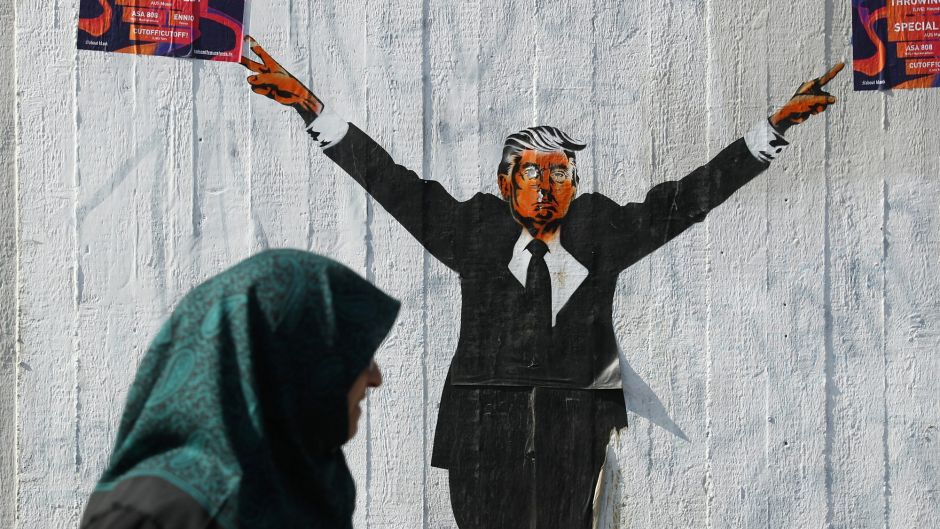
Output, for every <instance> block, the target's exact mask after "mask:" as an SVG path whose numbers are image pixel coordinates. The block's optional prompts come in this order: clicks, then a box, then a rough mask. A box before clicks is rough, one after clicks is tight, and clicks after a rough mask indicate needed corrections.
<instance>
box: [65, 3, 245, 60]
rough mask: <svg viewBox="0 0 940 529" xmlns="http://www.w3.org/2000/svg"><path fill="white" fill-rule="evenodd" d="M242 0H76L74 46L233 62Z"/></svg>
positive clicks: (238, 50) (242, 17) (236, 54)
mask: <svg viewBox="0 0 940 529" xmlns="http://www.w3.org/2000/svg"><path fill="white" fill-rule="evenodd" d="M245 3H246V0H81V4H80V7H79V18H78V48H79V49H82V50H97V51H111V52H118V53H131V54H136V55H160V56H164V57H188V58H194V59H205V60H213V61H228V62H236V61H238V60H239V57H240V56H241V44H242V35H243V31H244V20H245Z"/></svg>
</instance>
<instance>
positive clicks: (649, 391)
mask: <svg viewBox="0 0 940 529" xmlns="http://www.w3.org/2000/svg"><path fill="white" fill-rule="evenodd" d="M620 376H621V377H622V381H623V397H624V402H625V403H626V405H627V410H628V411H630V412H633V413H635V414H637V415H639V416H640V417H643V418H644V419H646V420H648V421H650V422H651V423H653V424H655V425H656V426H659V427H660V428H662V429H663V430H666V431H667V432H669V433H671V434H672V435H674V436H676V437H678V438H679V439H682V440H683V441H688V440H689V438H688V436H686V435H685V432H683V431H682V428H680V427H679V425H678V424H676V422H675V421H673V420H672V418H671V417H670V416H669V412H668V411H667V410H666V407H665V406H663V401H662V400H660V399H659V397H658V396H656V393H654V392H653V388H651V387H650V385H649V384H647V383H646V381H645V380H643V379H642V378H641V377H640V375H639V374H637V372H636V371H634V370H633V368H632V367H631V366H630V362H628V361H627V357H626V355H624V353H623V351H620Z"/></svg>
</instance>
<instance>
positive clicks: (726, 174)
mask: <svg viewBox="0 0 940 529" xmlns="http://www.w3.org/2000/svg"><path fill="white" fill-rule="evenodd" d="M843 66H844V64H842V63H839V64H836V65H835V66H833V67H832V68H831V69H830V70H829V71H828V72H827V73H826V74H825V75H823V76H822V77H819V78H817V79H813V80H811V81H807V82H805V83H803V84H802V85H800V88H799V89H797V91H796V93H795V94H794V95H793V97H791V98H790V100H789V101H788V102H787V103H786V104H785V105H784V106H783V107H781V108H780V110H778V111H777V112H775V113H774V114H773V115H772V116H770V118H768V119H767V120H764V121H762V122H761V123H759V124H758V125H757V126H756V127H754V128H753V129H752V130H751V131H750V132H748V133H747V134H746V135H745V136H744V138H741V139H739V140H737V141H735V142H734V143H732V144H731V145H729V146H728V147H726V148H725V149H724V150H722V151H721V152H720V153H718V155H717V156H715V158H713V159H712V160H711V161H709V162H708V163H707V164H705V165H703V166H701V167H699V168H698V169H696V170H694V171H692V172H691V173H690V174H689V175H688V176H686V177H685V178H682V179H681V180H677V181H671V182H664V183H662V184H659V185H657V186H655V187H653V188H652V189H650V191H649V192H648V193H647V195H646V198H645V199H644V201H643V202H640V203H631V204H626V205H625V206H621V207H619V208H617V209H616V212H615V213H614V214H613V219H612V221H611V225H612V227H613V230H611V232H612V234H611V235H612V236H616V235H615V234H619V235H620V239H619V241H618V244H617V247H618V250H617V251H616V252H615V256H616V257H617V261H618V262H619V264H620V266H621V267H624V268H625V267H627V266H630V265H631V264H633V263H634V262H636V261H638V260H640V259H642V258H643V257H645V256H646V255H648V254H649V253H651V252H653V251H654V250H656V249H657V248H659V247H660V246H662V245H664V244H666V243H667V242H669V241H670V240H671V239H672V238H674V237H675V236H677V235H679V234H680V233H682V232H683V231H685V230H686V229H687V228H689V227H690V226H692V225H693V224H695V223H696V222H700V221H702V220H703V219H704V218H705V216H706V215H707V214H708V212H710V211H711V210H713V209H714V208H716V207H718V206H719V205H721V203H723V202H724V201H725V200H727V199H728V198H729V197H730V196H731V195H732V194H733V193H734V192H735V191H737V190H738V189H740V188H741V187H742V186H744V184H746V183H748V182H749V181H751V180H752V179H753V178H754V177H756V176H757V175H758V174H760V173H761V172H762V171H764V170H765V169H766V168H767V167H769V166H770V162H771V161H772V160H773V159H774V158H776V157H777V155H778V154H779V153H780V152H781V151H782V150H783V148H784V147H785V146H786V145H788V144H789V142H787V141H786V140H785V139H784V137H783V133H784V132H785V131H786V130H787V129H789V128H790V127H792V126H793V125H796V124H799V123H802V122H803V121H805V120H806V119H807V118H808V117H809V116H812V115H814V114H818V113H820V112H823V111H825V110H826V108H827V107H828V106H829V105H832V104H833V103H835V102H836V98H835V97H833V96H832V95H830V94H828V93H826V92H824V91H823V90H822V87H823V86H825V85H826V83H828V82H829V81H831V80H832V78H833V77H835V76H836V74H838V73H839V71H841V70H842V68H843ZM624 234H627V237H626V240H624V238H623V235H624Z"/></svg>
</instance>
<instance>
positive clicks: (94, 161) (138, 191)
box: [0, 0, 940, 529]
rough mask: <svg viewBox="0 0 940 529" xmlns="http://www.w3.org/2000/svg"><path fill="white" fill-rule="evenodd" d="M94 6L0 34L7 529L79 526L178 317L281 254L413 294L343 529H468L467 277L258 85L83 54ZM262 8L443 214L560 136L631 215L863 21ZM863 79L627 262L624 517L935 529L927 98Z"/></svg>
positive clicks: (801, 10) (274, 46) (597, 0)
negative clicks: (461, 363)
mask: <svg viewBox="0 0 940 529" xmlns="http://www.w3.org/2000/svg"><path fill="white" fill-rule="evenodd" d="M77 6H78V0H53V1H50V2H31V1H30V2H28V1H26V0H20V1H18V2H17V5H16V22H15V28H16V33H15V37H13V38H11V34H10V33H9V32H5V33H4V34H5V35H6V36H5V37H3V38H4V39H5V42H7V44H8V46H6V47H5V49H7V50H9V51H8V56H15V59H16V61H15V68H14V69H10V68H8V69H7V71H6V73H5V75H6V76H7V79H11V78H12V77H13V75H14V74H15V76H16V83H17V85H16V105H17V107H16V127H17V129H16V130H17V135H16V141H15V148H16V157H15V164H13V163H12V158H11V154H10V147H9V146H8V143H3V142H0V146H2V148H3V159H4V160H5V161H6V160H10V161H11V163H7V164H4V169H3V172H2V175H3V178H2V180H0V182H2V183H0V225H2V229H3V231H2V234H0V250H2V252H3V253H2V255H3V261H2V264H0V295H2V306H0V316H2V318H0V323H2V327H0V331H2V335H0V398H2V399H3V400H2V402H0V472H2V476H0V493H2V498H0V525H2V526H4V527H10V526H11V525H12V526H13V527H15V528H17V529H44V528H49V527H55V528H60V527H62V528H65V527H76V526H77V522H78V518H79V516H80V512H81V509H82V506H83V503H84V501H85V498H86V496H87V494H88V493H89V491H90V489H91V487H92V486H93V484H94V482H95V480H96V478H97V476H98V474H99V472H100V471H101V469H102V466H103V464H104V462H105V460H106V458H107V456H108V453H109V449H110V444H111V441H112V437H113V436H114V434H115V429H116V425H117V421H118V418H119V416H120V413H121V409H122V405H123V399H124V395H125V392H126V390H127V387H128V384H129V382H130V380H131V377H132V374H133V372H134V369H135V366H136V364H137V362H138V360H139V358H140V356H141V354H142V352H143V351H144V349H145V347H146V345H147V342H148V340H149V338H150V336H151V335H152V333H153V332H154V331H155V330H156V328H157V326H158V325H159V323H160V321H161V320H162V319H163V318H164V317H165V316H166V315H167V314H168V312H169V311H170V310H171V308H172V306H173V304H174V303H175V302H176V301H177V300H178V299H179V298H180V297H181V296H182V295H183V294H184V293H185V292H186V291H187V290H188V289H189V288H191V287H192V286H194V285H195V284H197V283H198V282H200V281H202V280H204V279H205V278H207V277H209V276H211V275H213V274H215V273H217V272H219V271H221V270H222V269H224V268H225V267H227V266H228V265H230V264H232V263H234V262H235V261H237V260H239V259H241V258H243V257H246V256H248V255H249V254H251V253H252V252H254V251H257V250H259V249H262V248H265V247H275V246H292V247H300V248H307V249H311V250H314V251H318V252H322V253H326V254H329V255H332V256H334V257H336V258H338V259H339V260H341V261H343V262H345V263H347V264H348V265H349V266H351V267H353V268H354V269H356V270H358V271H359V272H360V273H362V274H363V275H365V276H367V277H369V278H370V279H372V280H374V281H375V282H376V283H378V284H379V285H380V286H381V287H382V288H384V289H386V290H387V291H389V292H391V293H392V294H393V295H395V296H396V297H398V298H401V299H402V300H403V302H404V310H403V313H402V316H401V318H400V320H399V324H398V325H397V326H396V330H395V332H394V335H393V336H392V339H391V340H389V342H388V343H387V346H386V347H385V349H384V350H383V351H382V352H381V353H380V356H379V359H380V361H381V362H382V364H383V365H384V367H385V373H386V381H387V382H386V385H385V387H384V388H382V390H381V391H379V392H378V393H376V394H375V396H374V397H373V398H372V399H371V401H370V402H369V405H368V411H367V416H368V419H367V423H366V427H365V428H364V435H361V436H360V437H359V438H358V439H357V440H356V441H355V442H353V443H352V446H351V448H350V450H349V460H350V463H351V465H352V467H353V469H354V472H355V474H356V477H357V481H358V483H359V491H360V494H359V508H358V510H357V513H356V523H357V527H373V528H413V527H425V528H438V527H453V526H454V523H453V517H452V515H451V514H450V510H449V503H448V493H447V485H446V484H447V480H446V473H445V472H444V471H441V470H438V469H434V468H430V467H429V466H428V462H429V460H430V447H431V440H432V438H433V437H432V436H433V431H432V430H433V427H434V419H435V417H436V411H437V398H438V395H439V392H440V389H441V385H442V382H443V380H444V373H445V370H446V367H447V363H448V361H449V357H450V354H451V352H452V350H453V349H454V346H455V342H456V330H457V328H458V326H457V325H456V324H455V321H456V320H457V319H458V306H459V291H458V285H457V280H456V277H455V276H454V275H453V274H452V273H451V272H449V271H448V270H447V269H445V268H444V267H443V266H442V265H440V264H439V263H437V262H436V261H435V260H434V259H432V258H430V257H429V256H428V255H427V254H425V253H424V252H423V251H422V249H421V248H420V247H419V245H418V244H417V243H416V242H415V241H414V240H413V239H412V238H411V237H410V236H409V235H408V234H407V233H406V232H405V231H404V230H403V229H402V228H401V227H399V226H398V225H397V224H395V222H394V221H393V220H392V219H391V218H390V217H389V215H387V214H386V213H385V211H383V210H382V208H381V207H379V206H378V205H376V204H374V203H373V202H372V201H371V200H369V199H368V197H367V196H366V195H365V194H364V193H363V191H362V190H361V189H360V188H358V186H356V184H354V183H353V182H352V181H351V179H349V178H348V177H347V176H345V175H344V174H343V173H341V172H340V171H339V170H337V169H336V168H335V167H333V166H332V165H331V163H330V162H329V160H328V159H327V158H325V157H324V156H323V155H322V154H320V153H319V151H318V149H317V148H316V147H315V146H314V145H313V143H312V142H310V141H309V140H308V138H307V137H306V135H305V134H304V133H303V131H302V127H301V126H300V123H299V122H298V120H297V118H296V117H294V116H293V115H291V114H290V113H289V112H288V111H287V110H285V109H283V108H281V107H279V106H278V105H275V104H274V103H272V102H270V101H268V100H265V99H263V98H261V97H258V96H254V95H253V94H251V93H250V92H249V91H248V90H247V89H246V87H245V84H244V77H245V76H246V75H247V73H246V71H244V70H243V69H242V68H241V67H239V66H237V65H225V64H212V63H205V62H194V61H186V60H171V59H159V58H135V57H129V56H124V55H110V54H101V53H95V52H78V51H76V50H75V32H76V16H77ZM252 12H253V20H252V22H251V31H252V33H253V34H254V35H255V36H256V37H257V38H258V39H259V40H260V41H261V42H262V43H263V44H265V45H266V47H267V48H268V49H269V50H270V51H271V52H272V53H274V54H275V56H276V57H279V58H281V59H282V62H283V63H284V64H285V65H287V66H288V67H289V68H290V69H291V70H292V71H294V72H295V73H296V74H297V75H298V77H301V78H302V79H310V80H311V82H310V85H311V87H312V88H314V90H316V91H317V92H318V93H319V94H320V95H322V96H323V97H324V98H325V99H326V101H327V102H328V103H329V104H331V105H332V106H333V107H334V108H336V109H338V110H339V111H340V112H341V113H342V114H343V115H344V116H345V117H347V118H348V119H349V120H351V121H354V122H356V123H357V124H360V125H361V126H362V127H363V128H364V129H366V130H367V131H368V132H370V133H371V134H372V135H373V137H375V138H376V139H378V140H379V141H380V142H382V143H383V144H384V145H385V146H386V147H387V148H388V149H389V151H390V152H391V153H392V154H393V155H394V156H395V157H396V159H397V160H399V162H400V163H403V164H405V165H408V166H410V167H412V168H414V169H415V170H417V171H418V172H419V173H421V174H423V175H424V176H425V177H426V178H433V179H437V180H441V181H442V182H443V183H444V185H445V186H446V187H447V188H448V189H449V190H450V191H451V192H452V193H453V194H454V195H456V196H458V197H459V198H468V197H470V196H471V195H472V194H473V193H475V192H477V191H479V190H485V191H490V192H495V191H496V185H495V168H496V164H497V159H498V155H499V150H500V147H501V144H502V140H503V138H504V137H505V135H506V134H508V133H510V132H513V131H515V130H517V129H519V128H522V127H524V126H529V125H532V124H552V125H556V126H559V127H561V128H562V129H564V130H568V131H570V132H571V133H572V134H574V135H575V136H577V137H579V138H582V139H584V140H587V141H588V142H589V143H590V147H589V149H588V150H587V151H586V153H585V155H583V156H580V157H579V165H580V167H581V168H582V178H583V183H582V189H584V190H596V191H600V192H603V193H605V194H607V195H609V196H611V197H613V198H615V199H616V200H618V201H620V202H625V201H628V200H636V199H639V198H641V197H642V196H643V194H644V193H645V191H646V190H647V189H648V188H649V187H650V186H652V185H653V184H655V183H657V182H660V181H663V180H667V179H674V178H677V177H681V176H684V175H685V174H686V173H687V172H688V171H689V170H690V169H692V168H694V167H696V166H697V165H699V164H701V163H702V162H704V161H706V160H707V159H708V157H709V156H711V155H714V154H715V153H716V152H718V150H719V149H720V148H722V147H723V146H724V145H726V144H727V143H729V142H730V141H732V140H733V139H734V138H736V137H738V136H740V135H741V134H742V133H743V132H744V131H745V130H746V129H747V128H748V127H749V126H750V125H751V124H752V123H753V122H754V121H756V120H758V119H761V118H763V117H765V116H766V115H768V113H769V112H770V111H771V109H772V108H773V107H774V106H775V105H778V104H780V103H782V102H783V101H785V100H786V99H787V98H788V97H789V96H790V94H791V93H792V92H793V91H794V89H795V88H796V87H797V86H798V85H799V83H800V82H802V81H803V80H805V79H807V78H809V77H810V76H816V75H819V74H821V73H822V72H824V71H825V69H826V67H827V66H828V65H829V64H831V63H833V62H836V61H838V60H841V59H845V60H851V49H850V45H849V43H850V30H851V13H850V2H848V0H824V1H820V0H792V1H789V2H779V1H774V0H758V1H754V2H741V1H734V0H666V1H662V2H653V1H646V2H621V1H619V0H575V1H565V2H562V1H550V0H511V1H505V0H460V1H456V0H404V1H401V2H394V3H392V2H380V1H377V0H340V1H337V2H306V1H297V0H295V1H291V2H283V1H274V0H255V1H254V2H253V8H252ZM10 16H11V15H10V14H9V13H7V14H2V15H0V24H4V27H7V26H6V25H5V24H6V23H5V21H6V20H7V19H9V18H10ZM14 43H15V44H14ZM11 47H12V48H13V49H11ZM850 76H851V74H850V72H849V71H846V72H845V73H843V74H842V75H841V76H840V77H839V78H837V80H836V81H834V82H833V84H832V87H831V89H832V91H833V92H834V93H835V94H836V95H837V96H838V97H839V98H840V102H839V104H838V105H837V106H836V107H835V108H833V109H832V110H831V111H830V112H829V113H828V114H827V115H826V116H825V117H822V118H815V119H813V120H811V121H810V122H809V123H808V124H806V125H804V126H801V127H799V128H798V129H795V130H793V131H792V132H791V133H790V137H791V138H792V141H793V146H792V147H791V148H790V150H789V152H788V153H787V155H786V156H785V157H784V158H783V159H782V160H780V161H778V162H776V163H774V165H773V167H772V168H771V169H770V170H769V171H768V172H767V173H765V174H764V175H762V176H761V177H759V179H758V180H756V181H755V182H752V183H751V184H749V185H748V186H747V187H746V188H745V189H743V190H742V191H740V192H739V193H738V194H737V195H736V196H735V197H733V198H732V199H731V200H730V201H729V202H728V203H727V204H725V205H723V206H722V207H721V208H720V209H719V210H717V211H716V212H715V213H714V214H712V215H711V216H710V217H709V219H708V220H707V221H706V222H705V223H703V224H701V225H699V226H697V227H695V228H694V229H692V230H690V231H689V232H688V233H686V234H684V235H682V236H681V237H679V238H678V239H677V240H676V241H674V242H672V243H670V244H669V245H668V246H667V247H665V248H664V249H662V250H660V251H659V252H657V253H656V254H654V255H653V256H651V257H650V258H648V259H646V260H645V261H642V262H640V263H639V264H637V265H635V266H634V267H632V268H631V269H629V270H627V271H626V272H625V273H624V274H623V276H622V278H621V282H620V288H619V290H618V293H617V297H616V305H615V312H616V315H617V319H616V322H615V323H616V329H617V332H618V337H619V339H620V342H621V345H622V347H623V349H624V351H625V353H626V358H625V362H626V363H625V371H626V372H627V373H628V374H630V381H631V384H630V392H629V395H628V398H629V401H630V407H631V410H632V411H631V414H630V418H631V421H632V422H631V427H630V428H629V429H627V430H625V431H624V432H622V434H621V439H620V442H619V443H618V446H616V447H614V450H613V453H615V454H616V456H617V457H616V465H617V468H616V469H615V470H616V471H617V472H616V473H611V474H609V475H616V474H619V476H620V482H619V484H618V486H617V487H616V496H615V497H614V498H613V499H614V500H615V501H611V502H610V505H613V506H614V507H615V508H614V509H613V511H614V512H613V514H614V516H615V518H616V517H619V520H620V524H621V525H620V526H622V527H643V528H654V527H656V528H659V527H662V528H672V527H703V528H705V527H708V528H714V529H725V528H739V527H742V528H743V527H772V528H778V527H779V528H783V527H820V528H821V527H833V528H836V527H838V528H846V529H858V528H890V529H908V528H912V527H924V528H928V527H940V447H938V445H940V431H938V427H940V355H938V350H940V296H938V295H937V291H938V288H940V149H938V147H940V139H938V138H940V119H938V116H940V90H924V91H907V92H905V91H897V92H892V93H887V94H878V93H854V92H852V91H851V82H850ZM9 83H10V81H7V83H5V84H4V85H3V90H5V92H3V94H0V102H5V103H3V104H5V105H8V104H9V103H8V102H9V101H10V100H9V92H10V88H11V87H10V84H9ZM8 114H9V110H7V109H6V107H2V109H0V118H2V117H4V116H7V115H8ZM7 128H8V127H6V126H4V127H3V129H2V131H3V134H0V136H3V138H6V139H7V140H8V139H9V134H8V133H7V132H5V131H6V130H7ZM5 141H6V140H5ZM11 168H15V172H16V175H15V179H14V176H13V174H12V173H11V171H10V169H11ZM14 182H18V185H14ZM14 202H16V204H17V205H16V207H15V212H11V211H10V209H11V206H12V204H13V203H14ZM16 216H18V218H19V222H18V223H16V221H15V217H16ZM13 232H15V236H14V235H11V233H13ZM14 240H15V241H16V242H17V244H16V247H15V248H12V246H11V243H12V242H13V241H14ZM11 259H15V264H13V263H11V261H10V260H11ZM13 281H15V285H16V287H15V294H14V293H13V289H12V287H11V286H10V285H12V284H13ZM13 298H15V299H13ZM11 307H17V308H18V310H15V311H14V310H12V309H11ZM11 333H16V336H18V342H17V348H16V351H15V358H14V357H13V356H12V355H11V353H10V351H11V348H12V347H13V339H12V337H11ZM14 378H15V395H16V399H15V406H14V404H13V403H12V402H11V400H13V399H14V390H13V380H14ZM14 431H15V433H16V437H15V438H16V442H15V445H14V444H13V442H12V439H13V437H14V436H13V432H14ZM14 449H15V450H14ZM14 511H15V514H16V519H17V521H16V523H15V524H11V518H12V515H13V513H14Z"/></svg>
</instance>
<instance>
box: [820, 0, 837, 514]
mask: <svg viewBox="0 0 940 529" xmlns="http://www.w3.org/2000/svg"><path fill="white" fill-rule="evenodd" d="M833 9H834V8H833V5H832V0H826V2H825V5H824V13H825V23H824V27H825V31H824V41H825V47H824V57H825V64H826V67H827V68H828V67H829V66H830V65H831V64H832V23H833V22H832V19H833ZM829 118H830V113H829V112H825V113H824V114H823V126H824V134H823V149H824V153H825V154H824V160H823V178H824V181H825V197H824V206H823V310H824V313H823V320H824V328H823V341H824V350H825V359H824V363H823V374H824V377H825V380H824V386H823V387H824V390H825V422H826V437H825V444H824V446H823V473H824V476H825V487H826V527H831V526H832V518H833V512H832V510H833V499H832V482H833V470H832V450H833V446H834V444H835V432H834V423H835V417H834V416H833V413H834V410H835V391H836V389H835V363H836V352H835V342H834V338H833V332H834V323H833V314H832V137H831V129H832V122H831V120H830V119H829Z"/></svg>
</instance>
